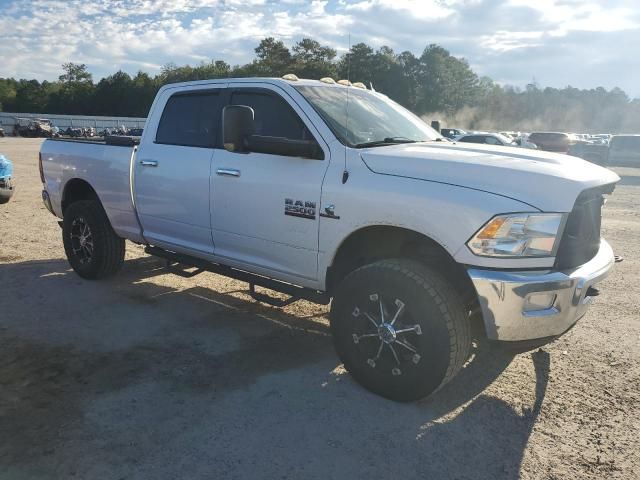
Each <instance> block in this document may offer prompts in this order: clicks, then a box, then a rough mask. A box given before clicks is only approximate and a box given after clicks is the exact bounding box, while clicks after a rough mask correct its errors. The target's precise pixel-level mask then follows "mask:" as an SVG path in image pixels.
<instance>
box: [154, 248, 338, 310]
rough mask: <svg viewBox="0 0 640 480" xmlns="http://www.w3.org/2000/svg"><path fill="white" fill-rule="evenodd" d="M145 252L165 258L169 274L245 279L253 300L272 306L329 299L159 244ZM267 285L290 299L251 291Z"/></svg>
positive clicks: (329, 299)
mask: <svg viewBox="0 0 640 480" xmlns="http://www.w3.org/2000/svg"><path fill="white" fill-rule="evenodd" d="M144 251H145V253H148V254H149V255H153V256H155V257H160V258H163V259H165V260H167V262H168V263H167V265H168V267H169V271H170V272H171V273H176V274H177V275H180V276H182V277H185V278H190V277H193V276H195V275H198V274H199V273H202V272H203V271H207V272H212V273H216V274H218V275H223V276H225V277H229V278H233V279H235V280H240V281H242V282H247V283H248V284H249V293H250V295H251V297H253V298H254V299H255V300H257V301H259V302H263V303H267V304H269V305H273V306H286V305H290V304H291V303H293V302H296V301H298V300H308V301H310V302H313V303H318V304H320V305H328V304H329V302H330V301H331V298H330V297H329V296H328V295H327V294H326V293H325V292H321V291H318V290H313V289H311V288H305V287H300V286H298V285H293V284H291V283H286V282H281V281H280V280H274V279H272V278H267V277H263V276H260V275H256V274H254V273H249V272H245V271H244V270H238V269H237V268H232V267H228V266H226V265H220V264H218V263H213V262H208V261H206V260H202V259H200V258H196V257H192V256H191V255H184V254H182V253H176V252H170V251H168V250H164V249H163V248H159V247H152V246H147V247H145V249H144ZM175 264H180V265H183V266H187V267H194V268H196V270H195V271H192V272H186V271H184V270H178V269H177V268H176V266H175ZM256 285H257V286H259V287H264V288H268V289H269V290H273V291H276V292H280V293H284V294H286V295H289V296H290V297H291V298H289V299H287V300H280V299H278V298H273V297H271V296H269V295H265V294H262V293H258V292H256V291H255V286H256Z"/></svg>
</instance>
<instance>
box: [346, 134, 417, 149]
mask: <svg viewBox="0 0 640 480" xmlns="http://www.w3.org/2000/svg"><path fill="white" fill-rule="evenodd" d="M419 141H422V140H411V139H410V138H406V137H386V138H384V139H382V140H373V141H371V142H364V143H356V144H355V145H354V147H355V148H366V147H382V146H384V145H398V144H401V143H416V142H419Z"/></svg>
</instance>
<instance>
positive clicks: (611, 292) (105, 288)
mask: <svg viewBox="0 0 640 480" xmlns="http://www.w3.org/2000/svg"><path fill="white" fill-rule="evenodd" d="M39 145H40V141H39V140H29V139H13V138H3V139H0V153H4V154H5V155H6V156H8V157H9V158H11V159H12V160H13V162H14V164H15V175H16V182H17V192H16V194H15V196H14V198H13V200H12V201H11V202H10V203H8V204H7V205H1V206H0V352H1V353H0V478H2V479H12V480H13V479H27V478H43V479H44V478H83V479H91V480H94V479H142V478H144V479H146V478H149V479H154V480H160V479H175V478H188V479H198V478H250V479H254V478H279V479H281V478H296V479H297V478H305V479H314V478H318V479H327V478H340V479H342V478H350V479H358V478H363V479H364V478H367V479H372V478H408V479H410V478H420V479H446V478H455V479H484V478H486V479H498V478H500V479H502V478H505V479H514V478H525V479H534V478H535V479H538V478H545V479H592V478H625V479H637V478H640V393H639V389H640V365H639V360H640V345H639V344H640V309H639V307H638V300H639V299H640V273H638V272H639V271H640V268H639V267H640V210H639V206H640V169H618V170H617V171H618V173H619V174H620V175H621V176H622V177H623V180H622V182H621V185H620V186H619V187H618V188H617V190H616V193H615V195H614V196H613V197H612V198H611V199H610V200H609V202H608V203H607V206H606V208H605V214H604V227H603V228H604V234H605V236H606V237H607V238H608V239H609V241H610V243H612V244H613V246H614V248H615V250H616V253H618V254H620V255H623V256H624V257H625V261H624V262H623V263H621V264H618V265H616V268H615V271H614V273H613V274H612V275H611V276H610V277H609V278H608V279H607V280H606V282H605V283H603V284H602V295H601V296H600V297H599V298H598V299H597V301H596V303H595V304H594V305H593V307H592V308H591V310H590V311H589V313H588V314H587V315H586V316H585V317H584V318H583V319H582V320H581V322H580V323H579V324H578V325H577V326H576V328H574V329H573V330H572V331H570V332H569V333H568V334H567V335H565V336H564V337H562V338H561V339H559V340H557V341H556V342H555V343H553V344H551V345H548V346H546V347H544V348H543V349H541V350H539V351H537V352H534V353H523V354H520V355H516V356H514V355H513V354H509V353H507V352H505V351H504V350H502V349H498V348H495V347H492V346H490V345H487V344H486V343H485V342H483V341H481V340H478V342H477V348H476V349H475V350H474V357H473V359H472V361H471V362H470V363H469V365H468V366H467V367H466V368H465V369H464V370H463V371H462V372H461V374H460V375H459V376H458V377H457V378H456V380H455V381H453V382H452V383H451V384H450V385H448V386H447V387H445V388H444V389H443V390H442V391H440V392H439V393H437V394H436V395H435V396H434V397H433V398H431V399H428V400H426V401H423V402H420V403H415V404H397V403H393V402H389V401H387V400H384V399H382V398H379V397H377V396H374V395H372V394H370V393H368V392H367V391H365V390H364V389H362V388H360V387H359V386H358V385H357V384H355V383H354V382H353V381H352V380H351V379H350V377H349V376H348V375H347V374H345V373H344V371H343V370H342V369H341V368H340V366H339V363H338V361H337V358H336V355H335V353H334V351H333V348H332V345H331V340H330V338H329V334H328V324H327V317H326V308H324V307H318V306H315V305H312V304H309V303H306V302H300V303H297V304H294V305H292V306H289V307H287V308H285V309H284V310H278V309H274V308H270V307H266V306H263V305H260V304H256V303H255V302H253V301H252V300H251V299H250V297H249V296H248V295H247V294H246V285H244V284H242V283H239V282H236V281H232V280H228V279H226V278H223V277H219V276H216V275H213V274H208V273H205V274H202V275H200V276H198V277H195V278H193V279H183V278H180V277H176V276H172V275H167V274H165V273H164V272H163V270H162V268H161V267H162V264H161V263H160V262H159V261H157V260H155V259H153V258H151V257H148V256H145V255H144V254H143V252H142V250H141V248H140V247H137V246H135V245H133V244H128V245H127V262H126V264H125V267H124V269H123V271H122V273H121V274H120V275H119V276H117V277H116V278H114V279H110V280H107V281H102V282H88V281H85V280H82V279H81V278H79V277H78V276H77V275H75V274H74V273H73V272H72V271H71V270H70V268H69V266H68V264H67V262H66V260H65V258H64V251H63V248H62V242H61V238H60V230H59V227H58V225H57V223H56V219H55V218H54V217H52V216H51V215H50V214H49V213H48V212H47V211H46V210H45V209H44V207H43V206H42V203H41V201H40V182H39V179H38V168H37V152H38V149H39Z"/></svg>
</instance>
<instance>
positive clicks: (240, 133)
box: [222, 105, 254, 152]
mask: <svg viewBox="0 0 640 480" xmlns="http://www.w3.org/2000/svg"><path fill="white" fill-rule="evenodd" d="M253 131H254V112H253V108H251V107H247V106H246V105H227V106H226V107H224V108H223V109H222V144H223V145H224V148H225V150H228V151H230V152H246V151H247V148H246V140H247V138H248V137H249V136H250V135H252V134H253Z"/></svg>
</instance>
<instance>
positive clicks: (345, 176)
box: [342, 32, 351, 184]
mask: <svg viewBox="0 0 640 480" xmlns="http://www.w3.org/2000/svg"><path fill="white" fill-rule="evenodd" d="M350 85H351V32H349V50H347V84H346V85H345V88H346V89H347V101H346V102H345V107H344V108H345V120H344V130H345V131H344V138H345V145H344V170H343V171H342V183H343V184H345V183H347V180H348V179H349V170H347V144H346V140H347V138H348V135H349V86H350Z"/></svg>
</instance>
